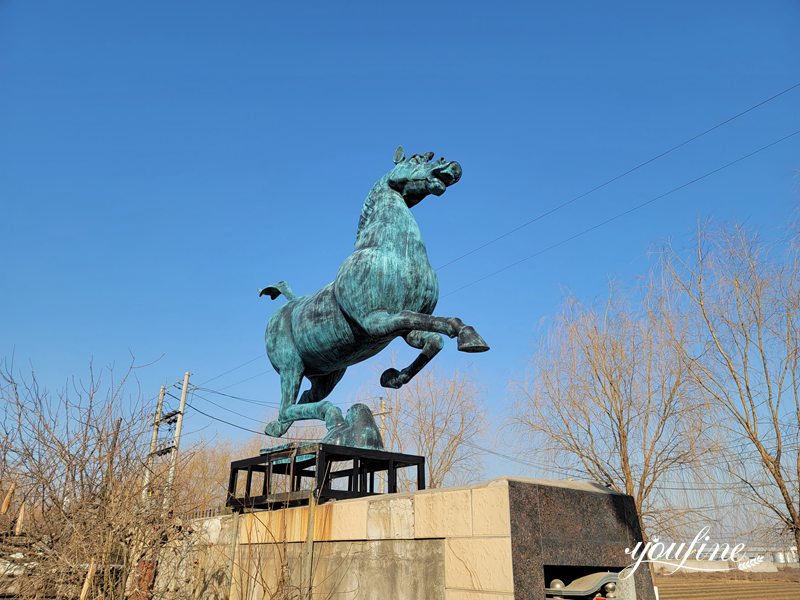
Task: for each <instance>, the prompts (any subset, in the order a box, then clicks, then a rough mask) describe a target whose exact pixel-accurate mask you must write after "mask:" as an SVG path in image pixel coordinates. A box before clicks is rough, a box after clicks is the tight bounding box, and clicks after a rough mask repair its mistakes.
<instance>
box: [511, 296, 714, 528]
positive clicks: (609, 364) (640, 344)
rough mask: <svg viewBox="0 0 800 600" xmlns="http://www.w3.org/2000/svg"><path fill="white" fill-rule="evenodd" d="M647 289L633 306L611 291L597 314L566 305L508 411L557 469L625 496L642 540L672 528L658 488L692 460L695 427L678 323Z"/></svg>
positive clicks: (573, 303) (672, 515) (670, 513)
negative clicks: (643, 536) (632, 507)
mask: <svg viewBox="0 0 800 600" xmlns="http://www.w3.org/2000/svg"><path fill="white" fill-rule="evenodd" d="M652 288H653V286H647V290H646V291H645V292H644V293H643V297H642V298H641V302H642V303H641V308H639V309H637V310H634V309H632V308H631V307H630V306H628V305H627V304H626V303H625V301H624V300H623V298H621V296H620V295H619V294H618V293H616V292H614V291H613V290H612V292H611V294H610V296H609V298H608V301H607V302H606V303H605V305H604V306H602V307H600V308H599V309H597V308H594V307H591V306H583V305H581V304H580V303H578V302H577V301H576V300H574V299H568V300H567V301H566V303H565V305H564V308H563V311H562V313H561V315H560V317H559V318H558V319H557V320H556V321H555V323H554V325H553V326H552V328H551V330H550V331H549V334H548V335H547V336H546V338H545V340H544V342H543V343H542V344H541V346H540V348H539V350H538V352H537V353H536V355H535V357H534V361H533V373H532V379H531V381H530V382H529V383H521V384H520V385H519V386H518V393H519V396H518V401H517V403H516V407H515V410H514V415H513V422H514V424H515V425H516V426H517V427H518V429H520V430H521V431H522V432H523V434H527V435H529V436H530V437H528V438H527V439H530V440H532V441H533V443H534V444H539V445H540V447H541V448H543V449H545V450H549V451H551V452H553V454H554V455H555V456H556V457H557V458H556V460H557V462H559V463H560V465H561V468H563V469H574V470H575V471H573V472H580V473H585V474H586V475H588V476H589V477H590V478H591V479H594V480H596V481H598V482H601V483H603V484H605V485H607V486H608V487H610V488H611V489H614V490H616V491H619V492H623V493H625V494H629V495H630V496H632V497H633V499H634V502H635V503H636V508H637V509H638V511H639V515H640V523H641V527H642V531H643V533H645V534H646V532H647V530H648V529H650V528H651V527H653V526H657V527H658V529H659V531H660V532H662V533H664V532H665V528H666V527H668V526H670V525H674V524H675V520H676V517H677V516H678V515H677V514H676V513H675V512H674V511H665V510H664V508H665V507H664V505H663V504H664V503H663V502H661V500H662V498H660V495H659V490H658V484H659V481H660V480H662V479H663V478H664V476H665V475H666V474H667V472H668V471H669V470H670V469H672V468H674V467H676V466H679V465H684V464H689V463H691V462H692V461H693V460H694V458H695V456H696V450H697V448H696V443H695V440H696V439H697V435H696V433H697V432H696V430H695V428H696V426H697V424H698V422H699V421H698V419H697V416H698V414H697V413H698V411H697V409H696V407H695V406H693V404H692V401H691V397H690V394H689V386H688V383H689V379H688V372H687V370H686V369H685V367H684V365H683V363H682V362H681V361H680V360H679V356H678V353H677V352H676V351H675V350H674V346H673V343H672V341H673V340H672V334H675V335H677V336H679V337H680V336H681V335H683V334H682V331H683V325H682V322H681V320H680V319H679V318H677V316H676V315H675V314H673V313H671V312H670V311H669V310H668V309H667V306H666V304H665V303H664V302H663V299H662V298H660V297H659V295H658V294H656V293H654V292H653V290H652Z"/></svg>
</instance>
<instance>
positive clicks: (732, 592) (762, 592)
mask: <svg viewBox="0 0 800 600" xmlns="http://www.w3.org/2000/svg"><path fill="white" fill-rule="evenodd" d="M656 584H657V585H658V592H659V597H660V599H661V600H800V569H787V570H785V571H781V572H779V573H736V578H735V579H734V578H732V577H731V576H730V574H728V573H703V574H702V575H701V574H696V575H670V576H666V577H665V576H661V577H656Z"/></svg>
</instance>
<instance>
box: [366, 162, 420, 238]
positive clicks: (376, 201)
mask: <svg viewBox="0 0 800 600" xmlns="http://www.w3.org/2000/svg"><path fill="white" fill-rule="evenodd" d="M387 181H388V177H384V178H383V179H381V180H380V181H378V183H376V184H375V186H374V187H373V188H372V190H370V192H369V194H368V195H367V199H366V200H365V201H364V206H362V208H361V218H360V219H359V221H358V230H357V231H356V247H357V248H358V247H359V246H374V245H378V244H379V242H380V241H381V240H380V237H379V236H380V232H375V231H374V229H373V228H371V227H370V225H371V224H372V223H373V221H374V220H375V219H376V215H378V214H383V216H384V218H385V213H387V212H392V213H394V212H396V213H397V216H398V219H397V221H395V222H394V223H393V224H394V225H397V224H400V223H405V222H410V223H413V225H414V227H416V221H415V220H414V217H412V216H411V211H410V210H409V209H408V206H406V203H405V201H404V200H403V197H402V196H401V195H400V194H398V193H397V192H395V191H394V190H393V189H392V188H390V187H389V184H388V183H387ZM382 221H383V222H384V223H385V221H384V220H383V219H382ZM384 233H385V232H384Z"/></svg>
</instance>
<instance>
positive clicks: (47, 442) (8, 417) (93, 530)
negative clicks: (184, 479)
mask: <svg viewBox="0 0 800 600" xmlns="http://www.w3.org/2000/svg"><path fill="white" fill-rule="evenodd" d="M101 375H102V376H98V374H97V373H96V372H94V371H91V372H90V374H89V377H88V380H87V382H86V383H85V384H83V383H81V382H79V381H74V382H73V383H72V385H71V386H70V388H69V389H67V390H63V391H62V392H60V393H58V394H51V393H49V392H48V391H47V390H45V389H42V388H41V387H40V386H39V384H38V382H37V380H36V378H35V376H30V377H27V378H21V377H19V376H18V375H17V374H16V373H15V372H14V370H13V368H10V367H8V368H4V369H3V370H2V372H0V378H1V379H2V386H1V387H0V405H1V406H2V425H0V427H2V433H1V434H0V435H2V438H3V443H2V446H0V449H2V452H3V456H2V463H3V464H4V469H3V482H2V483H3V487H4V488H5V490H3V491H6V490H10V489H11V488H13V490H14V491H13V494H11V500H10V501H9V505H10V506H9V510H7V511H6V514H5V515H0V524H2V525H3V528H4V529H6V531H8V530H9V529H10V528H11V526H12V523H11V521H12V519H13V520H14V521H15V523H14V524H13V527H14V529H13V531H14V533H18V534H21V535H17V536H14V537H12V538H7V540H9V543H12V542H13V544H16V545H18V546H19V552H18V553H17V554H21V555H24V559H22V563H23V571H24V572H23V574H22V575H20V577H18V578H17V580H16V585H17V587H18V597H20V598H34V597H36V598H50V597H59V598H78V597H79V596H80V598H81V599H82V600H84V599H85V598H97V597H103V598H105V599H106V600H111V599H113V598H122V597H126V596H127V595H128V594H130V593H134V594H135V593H136V591H137V590H136V589H135V588H136V581H137V580H140V579H141V577H140V575H141V566H142V564H143V561H145V563H147V564H150V565H153V566H154V560H155V558H154V557H155V554H154V553H155V551H156V549H157V548H158V547H160V546H162V545H163V543H164V542H165V541H167V540H169V539H172V538H174V537H176V536H180V535H183V531H182V525H181V516H182V515H184V514H186V512H187V510H189V509H191V508H193V507H189V506H184V505H181V504H179V503H177V502H173V503H172V504H171V506H170V510H168V511H165V510H164V509H163V508H162V506H163V503H162V502H161V501H158V502H143V501H142V500H141V492H142V489H143V485H144V477H143V474H144V469H145V465H146V456H147V453H148V451H149V448H148V435H147V430H148V429H149V427H150V424H151V422H152V421H151V419H150V418H148V415H147V413H148V412H149V410H148V409H149V408H150V407H147V408H145V407H144V406H143V405H142V403H141V402H139V401H138V400H137V395H136V394H130V393H129V392H126V389H130V383H131V378H130V375H131V371H128V372H127V373H126V374H125V375H124V376H123V377H122V378H120V379H115V378H114V377H113V374H112V373H110V372H104V373H102V374H101ZM6 486H8V487H6ZM5 495H6V497H8V496H9V494H8V492H6V494H5ZM22 514H24V524H22V523H21V521H22V518H21V515H22ZM3 520H5V523H2V522H3ZM148 561H149V562H148ZM139 592H141V593H140V595H139V596H138V597H147V590H139Z"/></svg>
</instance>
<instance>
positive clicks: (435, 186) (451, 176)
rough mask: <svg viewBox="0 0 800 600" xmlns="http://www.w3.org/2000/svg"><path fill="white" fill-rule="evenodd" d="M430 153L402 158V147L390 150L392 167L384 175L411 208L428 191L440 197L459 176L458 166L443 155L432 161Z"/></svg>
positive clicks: (403, 156)
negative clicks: (392, 158)
mask: <svg viewBox="0 0 800 600" xmlns="http://www.w3.org/2000/svg"><path fill="white" fill-rule="evenodd" d="M432 159H433V152H426V153H425V154H414V155H413V156H411V157H410V158H406V156H405V153H404V152H403V147H402V146H400V147H398V148H397V151H396V152H395V153H394V163H395V166H394V168H393V169H392V170H391V171H389V174H388V175H387V183H388V185H389V187H390V188H392V189H393V190H394V191H396V192H397V193H398V194H400V195H401V196H402V197H403V199H404V200H405V202H406V205H407V206H408V207H409V208H411V207H412V206H414V205H415V204H417V203H419V202H420V201H421V200H422V199H423V198H424V197H425V196H427V195H428V194H433V195H434V196H441V195H442V194H444V192H445V190H446V189H447V188H448V187H449V186H451V185H453V184H454V183H456V182H457V181H458V180H459V179H461V165H459V164H458V163H457V162H455V161H447V160H445V159H444V157H442V158H440V159H439V160H438V161H435V162H432Z"/></svg>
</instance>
